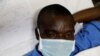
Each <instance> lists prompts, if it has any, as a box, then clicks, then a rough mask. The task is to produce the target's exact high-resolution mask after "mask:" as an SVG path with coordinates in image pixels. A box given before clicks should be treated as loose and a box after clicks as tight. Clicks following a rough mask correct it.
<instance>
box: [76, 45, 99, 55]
mask: <svg viewBox="0 0 100 56" xmlns="http://www.w3.org/2000/svg"><path fill="white" fill-rule="evenodd" d="M75 56H100V46H97V47H93V48H90V49H87V50H84V51H82V52H80V53H78V54H77V55H75Z"/></svg>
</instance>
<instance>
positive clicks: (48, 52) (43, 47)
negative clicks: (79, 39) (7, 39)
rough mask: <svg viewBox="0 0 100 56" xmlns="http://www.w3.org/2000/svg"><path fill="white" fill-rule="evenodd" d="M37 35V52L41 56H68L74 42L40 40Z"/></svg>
mask: <svg viewBox="0 0 100 56" xmlns="http://www.w3.org/2000/svg"><path fill="white" fill-rule="evenodd" d="M38 33H39V38H40V39H39V48H38V50H39V51H40V52H41V53H42V54H43V56H70V54H71V52H72V50H73V47H74V41H72V40H63V39H42V38H41V36H40V32H39V29H38Z"/></svg>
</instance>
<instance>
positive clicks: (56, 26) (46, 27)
mask: <svg viewBox="0 0 100 56" xmlns="http://www.w3.org/2000/svg"><path fill="white" fill-rule="evenodd" d="M47 18H48V19H47ZM67 18H69V19H70V18H72V17H70V16H64V15H56V16H53V17H52V16H51V17H44V19H45V20H44V24H43V26H42V27H41V28H40V35H41V37H42V38H43V39H65V40H74V24H73V23H72V22H70V20H68V19H67Z"/></svg>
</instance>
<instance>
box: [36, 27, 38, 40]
mask: <svg viewBox="0 0 100 56" xmlns="http://www.w3.org/2000/svg"><path fill="white" fill-rule="evenodd" d="M35 35H36V39H37V40H39V34H38V31H37V27H36V28H35Z"/></svg>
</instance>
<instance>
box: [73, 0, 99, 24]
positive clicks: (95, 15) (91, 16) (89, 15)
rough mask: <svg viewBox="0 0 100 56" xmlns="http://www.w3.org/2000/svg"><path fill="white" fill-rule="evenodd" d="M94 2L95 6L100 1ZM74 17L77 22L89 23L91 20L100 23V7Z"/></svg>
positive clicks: (83, 11) (89, 9) (94, 0)
mask: <svg viewBox="0 0 100 56" xmlns="http://www.w3.org/2000/svg"><path fill="white" fill-rule="evenodd" d="M92 1H93V3H94V6H95V5H96V3H98V2H99V1H100V0H92ZM73 16H74V18H75V21H76V22H87V21H91V20H97V21H100V6H97V7H92V8H88V9H85V10H82V11H79V12H77V13H75V14H74V15H73Z"/></svg>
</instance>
